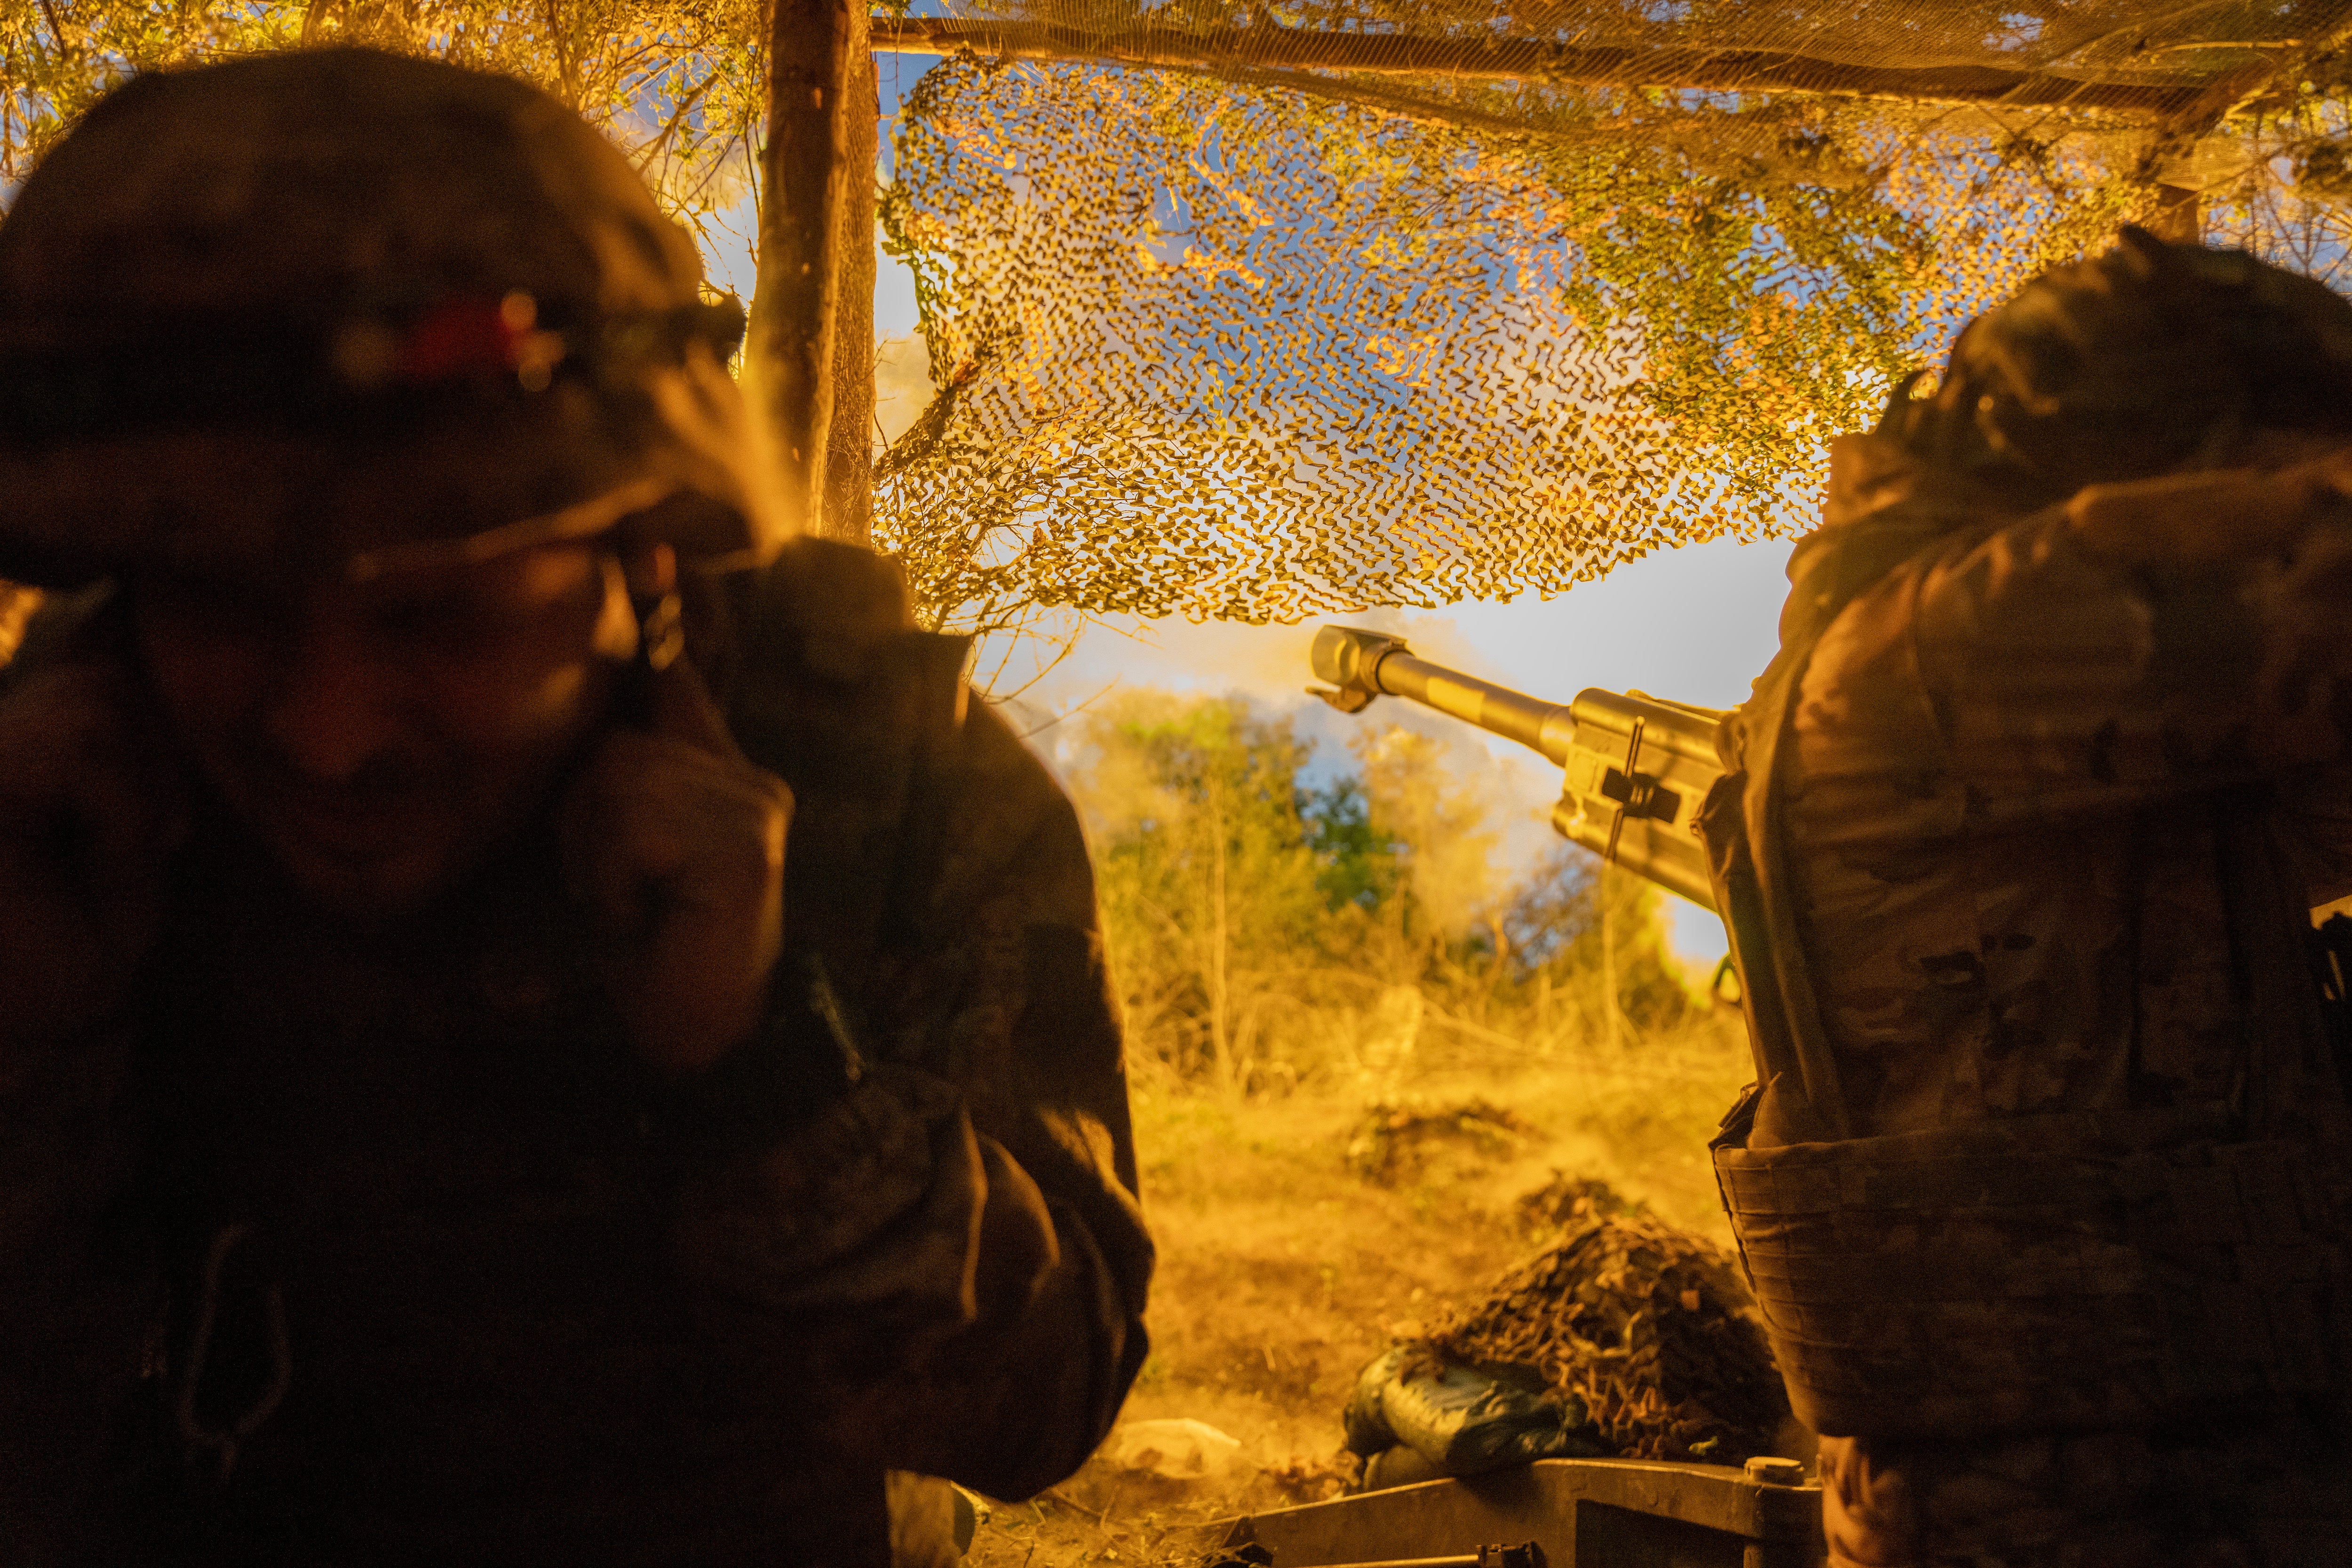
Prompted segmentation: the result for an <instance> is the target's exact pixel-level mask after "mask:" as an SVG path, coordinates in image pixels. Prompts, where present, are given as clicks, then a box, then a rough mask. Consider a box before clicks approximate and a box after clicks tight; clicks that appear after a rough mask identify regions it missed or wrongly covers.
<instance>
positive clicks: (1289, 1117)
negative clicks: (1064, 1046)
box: [968, 1020, 1748, 1568]
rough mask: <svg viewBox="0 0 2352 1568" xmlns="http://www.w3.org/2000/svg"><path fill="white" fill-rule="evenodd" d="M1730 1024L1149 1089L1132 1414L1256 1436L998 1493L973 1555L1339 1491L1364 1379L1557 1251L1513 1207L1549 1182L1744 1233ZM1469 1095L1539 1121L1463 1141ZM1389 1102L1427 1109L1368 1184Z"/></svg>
mask: <svg viewBox="0 0 2352 1568" xmlns="http://www.w3.org/2000/svg"><path fill="white" fill-rule="evenodd" d="M1728 1023H1729V1021H1728V1020H1717V1024H1716V1025H1715V1026H1706V1025H1703V1026H1699V1027H1696V1028H1694V1029H1691V1030H1688V1031H1685V1032H1683V1033H1680V1034H1677V1035H1675V1036H1673V1037H1664V1038H1649V1039H1644V1040H1639V1041H1636V1042H1634V1043H1633V1044H1631V1045H1630V1046H1628V1047H1624V1048H1622V1049H1621V1050H1619V1051H1617V1052H1614V1053H1612V1052H1608V1051H1606V1050H1605V1049H1603V1048H1601V1047H1591V1048H1588V1049H1586V1050H1584V1051H1582V1052H1579V1053H1575V1054H1570V1055H1562V1056H1559V1057H1554V1058H1549V1059H1544V1058H1528V1057H1525V1056H1513V1055H1496V1056H1494V1057H1491V1058H1486V1059H1484V1060H1469V1059H1457V1060H1456V1061H1454V1062H1452V1063H1449V1064H1444V1065H1443V1066H1440V1067H1438V1068H1436V1069H1435V1070H1433V1071H1430V1072H1428V1073H1426V1074H1425V1075H1423V1076H1422V1077H1420V1078H1418V1079H1415V1080H1414V1081H1412V1082H1411V1083H1410V1084H1408V1085H1405V1086H1402V1089H1400V1088H1399V1086H1396V1085H1388V1086H1372V1085H1369V1084H1366V1085H1359V1086H1355V1087H1353V1088H1351V1089H1347V1090H1325V1091H1322V1092H1302V1093H1298V1094H1294V1095H1291V1096H1287V1097H1285V1098H1280V1099H1265V1100H1237V1101H1229V1100H1216V1099H1210V1098H1203V1097H1202V1096H1200V1095H1199V1094H1197V1093H1183V1092H1167V1091H1160V1090H1155V1089H1152V1088H1151V1087H1150V1086H1148V1085H1146V1086H1139V1089H1138V1091H1137V1094H1136V1102H1135V1110H1136V1143H1137V1148H1138V1151H1139V1156H1140V1159H1141V1162H1142V1178H1143V1198H1144V1205H1145V1208H1146V1212H1147V1213H1148V1214H1149V1215H1150V1218H1151V1221H1152V1226H1153V1229H1154V1233H1155V1234H1156V1236H1157V1237H1158V1238H1159V1243H1160V1269H1159V1274H1158V1277H1157V1279H1156V1280H1155V1282H1154V1285H1153V1289H1152V1305H1151V1313H1150V1327H1151V1336H1152V1350H1151V1356H1150V1360H1149V1361H1148V1362H1147V1363H1145V1365H1144V1368H1143V1373H1142V1375H1141V1377H1140V1378H1139V1380H1138V1381H1137V1384H1136V1387H1135V1391H1134V1393H1133V1394H1131V1395H1129V1399H1128V1402H1127V1406H1126V1409H1125V1411H1124V1413H1123V1415H1122V1417H1121V1419H1122V1420H1123V1421H1141V1420H1150V1419H1155V1418H1160V1417H1179V1416H1189V1417H1192V1418H1194V1419H1197V1420H1200V1421H1204V1422H1206V1423H1208V1424H1209V1425H1210V1426H1214V1427H1216V1428H1218V1429H1219V1430H1221V1431H1223V1432H1224V1433H1226V1434H1228V1435H1229V1436H1233V1437H1234V1438H1237V1439H1239V1440H1240V1442H1241V1445H1242V1447H1241V1450H1240V1454H1239V1456H1238V1457H1237V1458H1236V1460H1235V1461H1234V1464H1233V1465H1232V1466H1231V1468H1229V1469H1228V1470H1227V1471H1226V1472H1225V1473H1224V1474H1223V1475H1222V1476H1220V1477H1218V1478H1215V1479H1208V1480H1202V1481H1194V1482H1189V1483H1188V1482H1177V1481H1170V1480H1166V1479H1161V1478H1160V1477H1157V1476H1153V1475H1150V1474H1148V1473H1144V1472H1139V1471H1121V1470H1118V1469H1116V1468H1112V1467H1110V1466H1109V1465H1108V1463H1107V1462H1106V1461H1105V1460H1103V1459H1101V1458H1097V1460H1096V1461H1094V1462H1093V1463H1091V1464H1089V1465H1088V1466H1087V1468H1085V1469H1084V1470H1082V1471H1081V1472H1080V1473H1079V1474H1078V1475H1077V1476H1076V1477H1075V1478H1073V1479H1071V1480H1069V1481H1067V1482H1066V1483H1064V1484H1063V1485H1062V1486H1060V1487H1057V1488H1055V1489H1053V1490H1052V1491H1051V1492H1049V1493H1047V1494H1046V1495H1045V1496H1043V1497H1040V1498H1037V1499H1035V1500H1032V1501H1030V1502H1026V1503H1018V1504H1008V1503H997V1504H994V1505H993V1506H992V1509H991V1512H990V1517H989V1518H988V1519H987V1520H986V1521H985V1522H983V1523H982V1526H981V1527H980V1530H979V1531H978V1532H977V1534H976V1536H975V1538H974V1540H973V1542H972V1548H971V1556H970V1558H969V1559H968V1561H969V1562H971V1563H974V1564H976V1565H978V1568H1000V1565H1001V1568H1065V1565H1068V1568H1076V1565H1078V1564H1086V1563H1122V1564H1126V1563H1169V1562H1177V1561H1183V1560H1186V1559H1188V1558H1189V1557H1190V1556H1191V1555H1192V1553H1193V1552H1196V1551H1197V1550H1198V1545H1199V1542H1200V1538H1201V1536H1202V1526H1203V1524H1204V1523H1205V1522H1206V1521H1213V1520H1215V1519H1220V1518H1223V1517H1227V1516H1230V1515H1233V1514H1235V1513H1242V1512H1248V1511H1252V1510H1258V1509H1264V1508H1273V1507H1281V1506H1285V1505H1286V1504H1289V1503H1293V1502H1298V1501H1308V1500H1316V1499H1318V1498H1321V1497H1324V1496H1329V1495H1336V1494H1337V1492H1338V1491H1339V1487H1340V1484H1341V1477H1342V1475H1343V1474H1344V1473H1346V1472H1344V1471H1343V1469H1342V1467H1341V1463H1340V1460H1341V1458H1343V1457H1342V1456H1340V1454H1339V1448H1340V1438H1339V1411H1340V1407H1341V1405H1343V1404H1344V1402H1345V1400H1346V1398H1347V1395H1348V1391H1349V1387H1350V1386H1351V1385H1352V1384H1353V1382H1354V1379H1355V1375H1356V1373H1357V1372H1358V1370H1359V1369H1360V1368H1361V1367H1362V1366H1363V1364H1364V1363H1366V1362H1368V1361H1370V1360H1371V1359H1372V1357H1373V1356H1375V1355H1376V1354H1378V1353H1379V1352H1381V1350H1382V1349H1384V1348H1385V1347H1386V1346H1387V1344H1388V1342H1389V1341H1390V1339H1391V1337H1393V1336H1397V1335H1405V1334H1411V1333H1413V1332H1415V1331H1417V1330H1418V1327H1419V1325H1420V1324H1421V1323H1422V1322H1423V1321H1426V1320H1428V1319H1431V1318H1433V1317H1435V1316H1436V1315H1437V1314H1439V1313H1440V1312H1442V1311H1443V1310H1445V1309H1447V1308H1449V1307H1453V1306H1455V1305H1457V1304H1465V1303H1468V1302H1473V1301H1476V1300H1480V1299H1482V1298H1483V1297H1484V1296H1485V1294H1486V1287H1487V1286H1488V1284H1489V1283H1490V1282H1491V1281H1492V1280H1493V1279H1494V1278H1495V1277H1496V1275H1498V1274H1499V1273H1501V1272H1502V1271H1503V1270H1504V1269H1505V1268H1507V1267H1508V1266H1509V1265H1511V1264H1512V1263H1514V1262H1515V1261H1517V1260H1518V1259H1519V1258H1523V1257H1525V1256H1526V1255H1527V1254H1528V1253H1529V1252H1531V1251H1533V1250H1534V1249H1535V1248H1536V1247H1538V1246H1540V1245H1542V1243H1543V1242H1544V1241H1545V1240H1546V1239H1547V1238H1548V1236H1549V1232H1548V1231H1546V1230H1544V1229H1543V1228H1541V1227H1540V1226H1534V1225H1531V1224H1530V1223H1528V1221H1527V1220H1526V1219H1525V1218H1524V1216H1522V1215H1520V1214H1519V1213H1518V1212H1517V1199H1518V1198H1519V1197H1520V1196H1521V1195H1522V1194H1527V1193H1528V1192H1530V1191H1533V1190H1535V1189H1537V1188H1539V1187H1541V1186H1543V1185H1544V1184H1546V1182H1548V1181H1549V1179H1550V1178H1551V1177H1552V1176H1553V1174H1554V1173H1555V1172H1561V1173H1567V1174H1569V1175H1570V1176H1575V1177H1585V1178H1599V1179H1600V1180H1602V1181H1605V1182H1607V1183H1608V1184H1610V1185H1611V1186H1612V1187H1613V1188H1615V1189H1616V1191H1617V1192H1618V1193H1620V1194H1622V1195H1623V1196H1625V1197H1626V1198H1629V1199H1635V1200H1639V1201H1642V1202H1645V1203H1647V1204H1648V1205H1650V1206H1651V1208H1652V1209H1653V1210H1654V1212H1655V1213H1656V1214H1657V1215H1659V1217H1661V1218H1663V1219H1664V1220H1666V1221H1668V1222H1669V1223H1672V1224H1675V1225H1678V1226H1683V1227H1685V1228H1686V1229H1690V1230H1694V1231H1696V1232H1698V1233H1699V1234H1701V1235H1704V1236H1706V1237H1709V1238H1711V1239H1713V1240H1716V1241H1717V1242H1718V1243H1720V1244H1723V1245H1726V1246H1728V1244H1729V1239H1730V1233H1729V1230H1728V1227H1727V1226H1726V1225H1725V1223H1724V1219H1723V1215H1722V1212H1721V1210H1720V1209H1719V1208H1718V1207H1717V1199H1716V1194H1715V1188H1714V1182H1713V1177H1712V1174H1711V1173H1710V1170H1709V1167H1708V1164H1707V1160H1706V1140H1707V1138H1708V1137H1709V1136H1710V1135H1711V1134H1712V1133H1713V1131H1715V1126H1716V1122H1717V1119H1718V1118H1720V1117H1721V1115H1722V1113H1723V1111H1724V1110H1725V1109H1726V1108H1727V1106H1728V1105H1729V1104H1730V1102H1731V1100H1732V1099H1733V1097H1734V1096H1735V1095H1736V1094H1737V1093H1738V1089H1739V1086H1740V1085H1741V1084H1742V1083H1743V1082H1745V1081H1746V1079H1747V1076H1748V1073H1747V1052H1746V1048H1745V1046H1744V1045H1743V1044H1742V1043H1741V1042H1740V1041H1739V1038H1738V1035H1737V1033H1736V1030H1735V1029H1734V1028H1732V1027H1729V1026H1727V1025H1728ZM1475 1102H1483V1103H1484V1104H1485V1105H1486V1106H1488V1107H1496V1108H1501V1109H1503V1110H1507V1111H1508V1112H1509V1113H1510V1117H1511V1119H1513V1120H1515V1121H1517V1122H1518V1123H1520V1124H1521V1126H1522V1130H1521V1131H1517V1132H1508V1133H1502V1134H1499V1135H1498V1134H1496V1133H1495V1132H1493V1131H1491V1127H1492V1123H1491V1122H1487V1121H1479V1122H1478V1123H1477V1125H1475V1126H1473V1127H1470V1128H1469V1129H1468V1130H1467V1131H1465V1132H1461V1133H1458V1134H1457V1133H1455V1132H1453V1131H1449V1125H1450V1124H1449V1123H1448V1122H1447V1121H1445V1120H1444V1119H1443V1118H1431V1117H1429V1115H1428V1113H1429V1112H1430V1111H1432V1110H1445V1109H1448V1108H1451V1107H1455V1106H1460V1105H1465V1104H1471V1103H1475ZM1373 1105H1381V1106H1386V1107H1389V1108H1391V1109H1390V1110H1388V1111H1387V1112H1386V1113H1385V1114H1384V1115H1383V1116H1382V1118H1381V1121H1382V1122H1383V1123H1385V1122H1388V1121H1399V1120H1403V1121H1412V1115H1411V1113H1412V1111H1415V1110H1418V1111H1419V1112H1421V1113H1422V1119H1421V1120H1420V1121H1416V1122H1414V1124H1413V1127H1412V1131H1411V1132H1410V1133H1409V1134H1408V1135H1402V1136H1401V1139H1400V1147H1398V1148H1397V1149H1395V1150H1394V1151H1393V1155H1394V1157H1393V1158H1392V1159H1391V1160H1390V1161H1389V1162H1388V1165H1389V1171H1390V1180H1391V1183H1392V1184H1381V1183H1380V1182H1378V1181H1375V1180H1370V1179H1367V1178H1366V1177H1365V1176H1363V1175H1361V1174H1360V1173H1359V1171H1360V1169H1361V1168H1362V1167H1363V1166H1364V1165H1365V1163H1366V1162H1365V1161H1364V1159H1363V1158H1362V1153H1363V1150H1364V1140H1365V1138H1366V1136H1367V1131H1368V1124H1369V1123H1368V1110H1369V1109H1370V1107H1371V1106H1373ZM1400 1113H1402V1115H1400ZM1373 1130H1374V1131H1377V1129H1373ZM1351 1146H1352V1147H1353V1149H1354V1150H1355V1152H1356V1154H1357V1158H1356V1159H1354V1160H1353V1161H1351V1159H1350V1157H1349V1156H1350V1150H1351Z"/></svg>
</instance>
